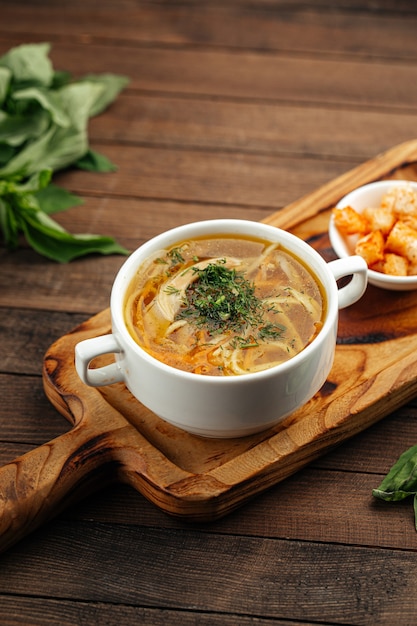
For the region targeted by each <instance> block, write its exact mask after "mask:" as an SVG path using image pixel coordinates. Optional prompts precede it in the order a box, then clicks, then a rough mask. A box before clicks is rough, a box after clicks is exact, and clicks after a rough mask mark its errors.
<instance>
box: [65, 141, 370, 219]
mask: <svg viewBox="0 0 417 626" xmlns="http://www.w3.org/2000/svg"><path fill="white" fill-rule="evenodd" d="M93 147H94V145H93ZM102 152H103V153H105V154H106V156H108V157H109V158H110V159H111V160H112V161H113V162H114V163H116V164H117V165H118V167H119V170H118V172H116V173H110V174H104V175H103V174H99V173H94V172H81V171H69V172H68V173H62V174H58V175H57V176H56V182H57V184H59V185H62V186H64V187H67V188H70V189H72V190H74V191H76V192H77V193H79V194H81V195H85V194H91V193H93V194H100V195H105V196H107V195H109V194H112V195H113V196H119V197H125V198H128V197H131V198H132V197H135V196H136V197H141V198H142V199H143V198H149V199H154V200H155V199H158V200H176V201H182V202H193V203H216V204H220V205H222V206H223V207H226V206H227V205H240V206H252V207H257V208H261V207H262V208H264V209H267V208H269V210H270V212H271V213H273V212H274V211H276V210H277V209H279V208H282V207H283V206H285V205H286V204H288V203H290V202H292V201H294V200H296V199H298V198H299V197H301V196H303V195H305V194H307V193H308V192H310V191H313V190H314V189H316V188H317V187H319V186H320V185H322V184H324V183H325V182H329V181H330V180H332V179H333V178H335V177H336V176H339V175H340V174H342V173H344V172H346V171H347V170H349V169H351V168H352V167H353V165H354V164H358V163H359V162H360V161H355V160H352V161H348V160H335V159H331V158H328V159H325V158H324V159H316V158H309V157H304V158H302V159H300V158H297V157H289V156H286V157H280V156H273V155H272V156H271V155H268V154H266V155H263V154H241V153H232V154H230V153H214V152H204V151H199V150H186V149H184V150H166V149H161V148H154V147H138V146H130V145H129V146H119V145H109V146H105V147H102Z"/></svg>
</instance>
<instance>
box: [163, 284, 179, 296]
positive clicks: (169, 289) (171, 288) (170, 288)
mask: <svg viewBox="0 0 417 626" xmlns="http://www.w3.org/2000/svg"><path fill="white" fill-rule="evenodd" d="M164 291H165V293H169V294H174V293H180V290H179V289H177V287H174V286H173V285H168V287H166V288H165V289H164Z"/></svg>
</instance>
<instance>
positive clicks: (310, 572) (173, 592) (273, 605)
mask: <svg viewBox="0 0 417 626" xmlns="http://www.w3.org/2000/svg"><path fill="white" fill-rule="evenodd" d="M161 546H163V549H161ZM75 553H78V554H79V557H80V558H78V559H77V560H76V564H75V562H74V555H75ZM103 554H106V559H103V558H102V555H103ZM414 561H415V557H414V554H413V552H409V553H407V552H405V551H403V550H388V549H386V550H374V549H372V548H360V547H354V546H349V547H347V546H343V545H339V546H337V545H331V544H320V543H313V542H308V541H307V542H306V541H300V542H289V541H281V540H273V539H262V540H261V539H256V538H249V537H244V536H240V537H227V536H225V535H219V534H204V535H202V534H201V533H198V532H195V531H191V530H189V531H180V530H171V531H170V532H169V533H166V532H164V531H161V530H159V529H144V528H141V527H136V528H135V527H131V526H128V527H126V526H123V525H114V526H110V525H106V524H88V523H84V524H79V525H78V527H77V529H75V528H74V526H72V525H71V524H69V523H64V522H55V523H53V524H51V525H49V526H48V528H47V529H46V528H45V529H43V530H42V531H40V532H38V533H37V537H36V542H35V541H23V542H22V543H21V544H20V545H19V546H16V547H15V548H14V549H13V550H12V551H11V552H9V553H6V554H5V555H3V557H2V568H1V570H0V593H3V594H4V593H8V594H18V595H27V593H28V589H30V592H31V594H33V595H42V596H47V597H49V598H62V599H65V600H66V601H68V600H70V599H72V598H77V599H78V600H81V601H87V602H91V601H93V602H106V603H110V602H111V603H115V604H120V603H121V604H125V603H128V604H129V605H130V606H142V607H143V606H147V607H149V608H152V607H160V608H162V607H164V608H167V609H169V608H170V609H174V608H175V609H181V608H182V607H184V606H187V607H192V608H193V611H197V612H205V611H208V610H210V611H214V612H215V613H226V614H227V613H236V614H238V615H245V616H252V617H257V616H259V615H262V616H263V617H264V618H266V617H269V618H275V619H293V620H299V621H305V620H306V617H307V616H308V619H309V621H313V622H314V621H318V622H330V623H339V624H352V622H356V623H362V624H364V623H369V624H370V623H378V624H389V625H390V626H391V624H392V623H393V622H394V621H396V622H399V623H413V619H414V616H415V612H416V610H417V599H416V597H415V594H414V593H412V589H414V587H415V585H416V584H417V580H416V576H417V574H416V572H415V567H414ZM97 563H100V567H99V568H97ZM167 563H169V567H167ZM342 564H343V565H342ZM341 565H342V566H341ZM318 566H319V568H320V573H319V570H318ZM74 568H75V569H74ZM34 569H36V571H37V576H36V577H33V574H32V573H33V571H34ZM405 572H407V575H406V576H405V575H404V574H405ZM132 581H137V584H135V585H132ZM248 590H250V592H248ZM398 597H401V598H402V601H401V602H400V603H398V602H393V601H392V598H398Z"/></svg>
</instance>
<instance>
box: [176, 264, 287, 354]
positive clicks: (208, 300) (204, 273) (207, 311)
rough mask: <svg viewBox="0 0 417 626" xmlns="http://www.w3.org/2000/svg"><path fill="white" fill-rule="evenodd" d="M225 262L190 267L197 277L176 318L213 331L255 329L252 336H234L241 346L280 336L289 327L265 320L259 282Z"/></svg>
mask: <svg viewBox="0 0 417 626" xmlns="http://www.w3.org/2000/svg"><path fill="white" fill-rule="evenodd" d="M225 262H226V261H225V260H222V261H220V262H218V263H209V264H208V265H207V266H206V267H205V268H204V269H200V268H197V267H191V268H190V270H191V271H193V272H194V274H197V278H196V279H195V280H193V281H191V282H190V284H189V285H188V287H187V289H186V290H185V297H184V303H183V306H182V307H181V308H180V310H179V312H178V314H177V316H176V318H177V319H186V320H187V321H189V322H191V323H194V324H196V325H197V326H199V327H203V328H204V329H205V330H206V331H207V332H208V333H209V334H213V333H219V332H230V331H232V332H235V333H240V332H242V331H243V330H244V329H246V330H247V329H251V332H252V333H253V334H251V335H250V336H248V337H241V336H236V337H234V338H233V340H232V341H233V344H234V346H235V347H236V346H238V347H239V348H249V347H253V346H257V345H258V342H259V341H270V340H276V339H278V338H279V337H280V336H282V333H283V332H284V331H285V328H284V327H283V326H281V325H274V324H272V323H270V322H264V315H265V312H266V310H267V309H266V308H265V306H264V304H263V302H262V300H261V299H260V298H258V297H257V296H256V294H255V285H254V284H253V283H251V282H250V281H248V280H247V279H246V278H245V276H244V274H243V273H242V272H238V271H237V270H236V269H234V268H228V267H226V266H225ZM188 271H189V270H188ZM270 310H271V309H270V307H269V311H270Z"/></svg>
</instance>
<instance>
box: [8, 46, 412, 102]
mask: <svg viewBox="0 0 417 626" xmlns="http://www.w3.org/2000/svg"><path fill="white" fill-rule="evenodd" d="M17 43H18V41H17V40H16V39H11V38H8V37H7V36H6V35H4V34H3V35H1V34H0V54H1V53H4V52H6V51H7V50H8V49H9V48H10V47H11V46H13V45H16V44H17ZM51 58H52V61H53V63H54V66H55V67H56V68H59V69H63V70H68V71H70V72H72V73H73V74H74V75H75V76H78V75H81V74H85V73H88V72H115V73H118V74H124V75H127V76H128V77H130V79H131V85H130V88H131V89H140V90H146V91H154V92H156V93H157V92H163V93H164V92H165V93H171V94H178V93H182V94H190V95H196V94H199V95H201V96H205V97H213V96H216V97H223V98H226V97H227V98H237V99H245V100H249V101H256V100H266V101H277V102H282V101H288V100H292V101H294V102H303V103H310V104H318V103H323V102H326V103H327V104H328V105H329V104H332V105H343V106H347V105H350V106H367V107H370V106H371V107H375V108H391V109H396V110H399V111H401V110H403V111H407V109H409V110H410V109H413V108H414V103H415V99H416V95H417V80H416V76H417V68H416V67H415V66H414V65H413V64H408V63H404V64H401V63H396V62H386V61H384V62H382V61H378V62H377V61H373V62H365V61H350V60H344V61H340V60H339V59H333V58H332V59H329V58H324V59H322V58H311V59H310V58H303V57H298V56H289V55H286V54H278V53H270V54H266V53H262V54H259V53H255V52H241V53H239V54H238V55H237V54H234V53H229V52H224V51H216V52H213V51H206V50H204V51H201V50H187V49H184V50H183V49H180V50H176V52H175V55H173V54H172V51H171V50H167V49H165V48H157V47H151V48H137V47H133V46H129V45H125V44H124V43H123V42H122V43H121V45H120V47H119V49H118V54H114V52H113V51H112V50H111V49H109V48H108V47H107V46H105V45H97V44H90V43H88V42H87V43H85V44H84V45H80V44H72V45H70V44H66V43H61V42H59V43H57V44H56V45H55V46H54V48H53V50H52V53H51ZM80 68H84V71H83V72H80ZM242 68H244V71H242ZM294 76H296V77H297V80H294ZM387 85H389V89H388V88H387Z"/></svg>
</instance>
